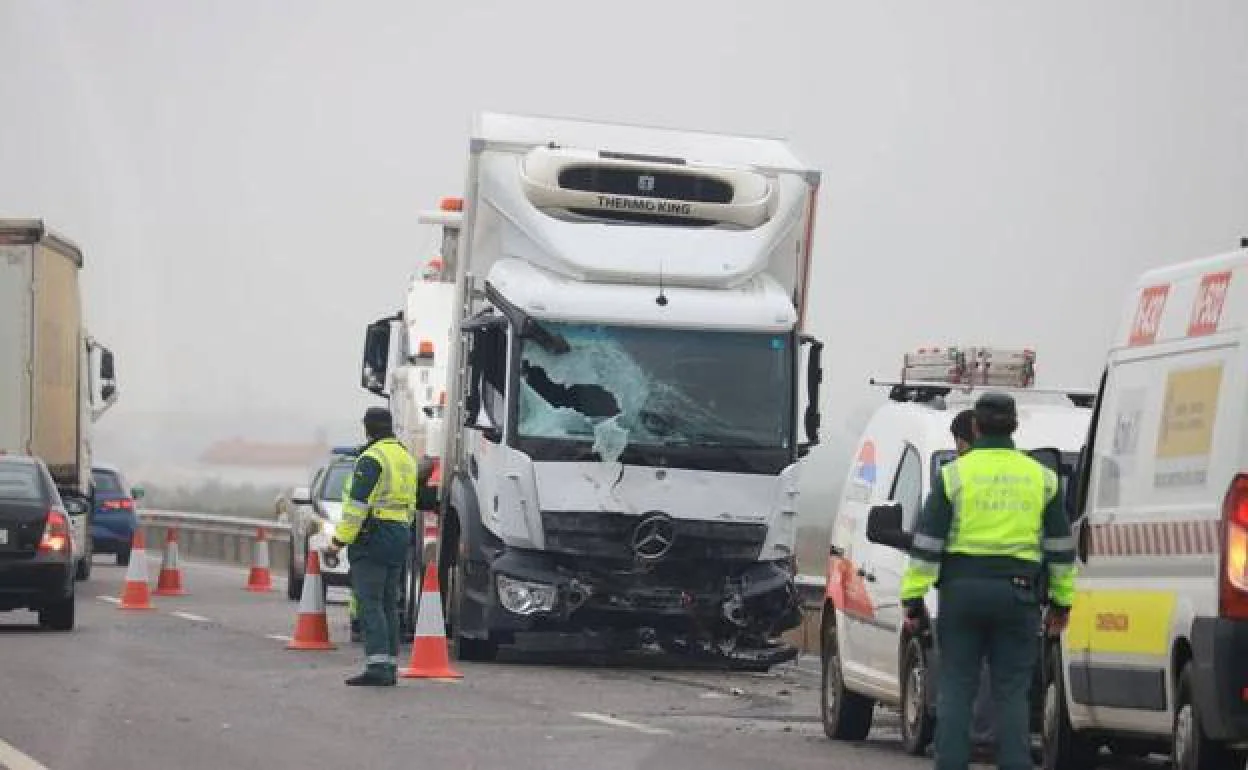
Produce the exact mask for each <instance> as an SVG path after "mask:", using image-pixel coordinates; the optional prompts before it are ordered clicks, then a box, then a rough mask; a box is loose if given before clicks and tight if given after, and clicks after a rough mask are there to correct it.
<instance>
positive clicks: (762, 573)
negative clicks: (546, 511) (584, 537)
mask: <svg viewBox="0 0 1248 770" xmlns="http://www.w3.org/2000/svg"><path fill="white" fill-rule="evenodd" d="M481 572H482V573H483V574H480V575H478V576H477V579H476V580H473V581H472V582H473V583H475V584H476V585H475V586H470V587H469V589H470V591H471V592H472V593H473V594H474V596H473V598H474V599H476V600H477V601H479V602H482V603H483V604H484V609H485V615H486V617H485V620H486V625H487V626H488V627H489V629H490V630H491V631H511V632H524V631H547V630H550V631H570V630H580V629H608V628H620V629H642V628H644V629H651V630H653V631H654V632H655V633H656V634H658V635H660V636H662V635H665V634H679V635H692V636H696V637H699V638H703V639H708V640H716V641H722V640H727V639H742V638H752V639H757V640H765V639H769V638H771V637H773V636H776V635H778V634H780V633H782V632H783V631H786V630H788V629H790V628H794V627H796V626H797V625H798V624H800V622H801V606H800V602H799V598H798V594H797V590H796V587H795V586H794V582H793V574H792V571H791V570H790V569H789V567H788V565H787V564H784V563H779V562H745V563H737V564H732V563H717V562H713V561H706V560H698V561H690V562H672V563H664V564H661V565H644V566H643V565H638V564H635V563H632V562H618V563H611V562H608V563H603V562H602V561H601V560H598V559H578V558H575V557H568V556H566V555H554V554H549V553H545V552H540V551H524V550H517V549H508V548H504V549H502V551H501V552H500V553H499V554H498V555H497V556H496V557H495V558H494V559H493V560H492V561H491V562H490V563H489V564H488V568H487V569H485V570H482V571H481ZM498 575H506V576H507V577H510V578H513V579H517V580H524V581H529V582H532V583H539V584H545V585H550V586H554V588H555V592H556V600H555V605H554V608H553V610H552V611H550V612H536V613H533V614H530V615H518V614H516V613H513V612H510V611H508V610H507V609H505V608H504V607H503V606H502V605H501V604H500V601H499V597H498V591H497V588H496V581H497V576H498ZM472 589H475V590H472Z"/></svg>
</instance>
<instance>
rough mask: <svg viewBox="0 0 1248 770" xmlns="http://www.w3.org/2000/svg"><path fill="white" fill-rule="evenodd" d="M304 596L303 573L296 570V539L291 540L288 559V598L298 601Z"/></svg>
mask: <svg viewBox="0 0 1248 770" xmlns="http://www.w3.org/2000/svg"><path fill="white" fill-rule="evenodd" d="M302 596H303V575H302V574H301V573H299V572H296V571H295V541H294V540H293V539H292V540H291V541H290V553H289V558H287V560H286V598H287V599H290V600H291V601H292V602H297V601H299V599H300V598H301V597H302Z"/></svg>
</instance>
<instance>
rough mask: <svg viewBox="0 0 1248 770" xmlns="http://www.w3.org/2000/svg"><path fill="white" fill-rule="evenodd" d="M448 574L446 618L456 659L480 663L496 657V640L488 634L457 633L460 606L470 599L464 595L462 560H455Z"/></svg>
mask: <svg viewBox="0 0 1248 770" xmlns="http://www.w3.org/2000/svg"><path fill="white" fill-rule="evenodd" d="M449 574H450V582H451V585H450V586H449V587H448V591H447V596H448V597H449V598H450V602H449V603H448V611H447V618H448V619H449V621H450V626H451V639H452V640H454V643H455V657H456V659H458V660H466V661H474V662H480V663H488V662H490V661H493V660H494V659H495V658H497V657H498V642H496V641H494V640H493V639H491V638H489V636H488V635H487V636H486V638H485V639H471V638H468V637H464V636H461V635H460V633H459V630H460V629H459V615H460V607H462V606H463V603H464V602H466V601H471V599H469V598H468V597H467V596H465V595H464V567H463V562H462V561H460V560H456V561H455V564H454V566H453V567H452V568H451V569H450V571H449Z"/></svg>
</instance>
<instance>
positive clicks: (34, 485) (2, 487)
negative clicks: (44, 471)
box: [0, 463, 43, 502]
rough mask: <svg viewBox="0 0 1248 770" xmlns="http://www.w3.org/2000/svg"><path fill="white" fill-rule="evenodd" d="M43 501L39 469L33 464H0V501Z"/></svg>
mask: <svg viewBox="0 0 1248 770" xmlns="http://www.w3.org/2000/svg"><path fill="white" fill-rule="evenodd" d="M42 499H43V485H42V484H40V483H39V469H38V468H37V467H36V466H35V465H34V464H32V463H0V500H21V501H30V502H38V501H39V500H42Z"/></svg>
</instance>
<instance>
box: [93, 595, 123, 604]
mask: <svg viewBox="0 0 1248 770" xmlns="http://www.w3.org/2000/svg"><path fill="white" fill-rule="evenodd" d="M95 598H97V599H99V600H100V601H102V602H108V603H109V604H121V599H119V598H117V597H116V596H97V597H95Z"/></svg>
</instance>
